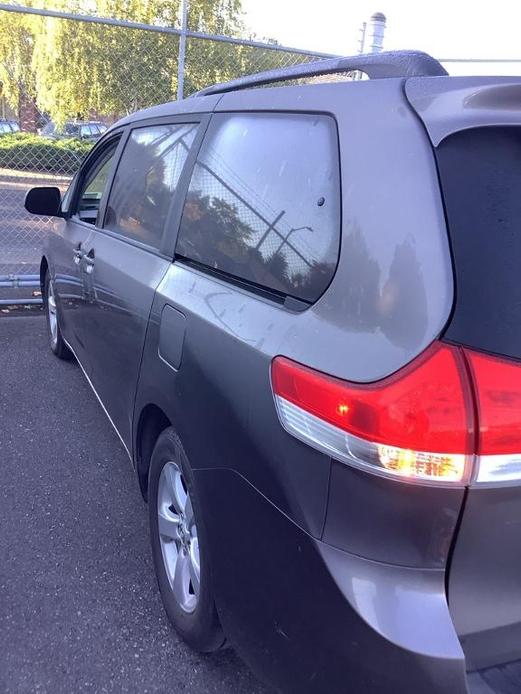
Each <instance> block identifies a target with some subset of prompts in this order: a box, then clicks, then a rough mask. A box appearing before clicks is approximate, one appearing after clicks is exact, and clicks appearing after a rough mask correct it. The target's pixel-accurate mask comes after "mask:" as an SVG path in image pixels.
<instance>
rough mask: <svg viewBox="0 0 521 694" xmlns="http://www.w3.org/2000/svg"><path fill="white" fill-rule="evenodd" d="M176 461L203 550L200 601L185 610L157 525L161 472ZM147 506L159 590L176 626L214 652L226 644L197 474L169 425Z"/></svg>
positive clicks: (156, 456)
mask: <svg viewBox="0 0 521 694" xmlns="http://www.w3.org/2000/svg"><path fill="white" fill-rule="evenodd" d="M170 462H173V463H175V464H176V465H177V467H178V469H179V470H180V471H181V474H182V478H183V482H184V486H185V487H186V491H187V493H188V494H189V497H190V499H191V502H192V506H193V515H194V519H195V524H196V527H197V536H198V541H199V551H200V568H201V572H200V589H199V595H198V599H197V604H196V606H195V609H194V610H193V611H192V612H187V611H185V610H184V609H183V608H182V607H181V605H180V603H179V602H178V600H177V599H176V597H175V595H174V593H173V591H172V588H171V586H170V582H169V580H168V575H167V571H166V568H165V563H164V561H163V553H162V550H161V542H160V536H159V525H158V489H159V480H160V477H161V472H162V470H163V468H164V466H165V464H166V463H170ZM148 508H149V520H150V541H151V545H152V557H153V560H154V567H155V570H156V577H157V582H158V584H159V591H160V593H161V598H162V600H163V605H164V607H165V611H166V613H167V615H168V618H169V619H170V621H171V622H172V624H173V626H174V628H175V630H176V631H177V633H178V634H179V635H180V636H181V638H182V639H183V640H184V641H186V643H187V644H188V645H189V646H191V647H192V648H193V649H194V650H196V651H199V652H201V653H211V652H212V651H216V650H219V649H220V648H222V647H223V646H224V645H225V637H224V633H223V630H222V627H221V625H220V622H219V617H218V615H217V610H216V608H215V602H214V598H213V594H212V588H211V579H210V566H209V555H208V545H207V539H206V534H205V532H204V526H203V519H202V514H201V508H200V505H199V500H198V497H197V492H196V488H195V482H194V476H193V473H192V470H191V468H190V464H189V462H188V460H187V457H186V455H185V452H184V450H183V446H182V444H181V441H180V440H179V437H178V436H177V435H176V433H175V432H174V430H173V429H172V428H171V427H169V428H168V429H165V431H163V432H162V434H161V435H160V436H159V438H158V440H157V442H156V445H155V447H154V451H153V453H152V458H151V462H150V470H149V475H148Z"/></svg>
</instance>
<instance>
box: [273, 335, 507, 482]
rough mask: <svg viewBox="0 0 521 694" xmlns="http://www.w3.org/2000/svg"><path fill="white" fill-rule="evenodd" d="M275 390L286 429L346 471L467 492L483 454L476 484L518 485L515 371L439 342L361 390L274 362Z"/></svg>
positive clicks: (286, 361)
mask: <svg viewBox="0 0 521 694" xmlns="http://www.w3.org/2000/svg"><path fill="white" fill-rule="evenodd" d="M465 358H466V359H467V360H468V362H469V364H470V367H471V368H470V370H471V372H472V383H471V379H470V377H469V369H468V368H467V366H466V364H465ZM272 384H273V391H274V395H275V401H276V404H277V410H278V413H279V417H280V420H281V423H282V425H283V426H284V427H285V428H286V429H287V430H288V431H289V432H290V433H292V434H293V435H294V436H296V437H297V438H300V439H302V440H303V441H306V442H307V443H309V444H310V445H312V446H314V447H315V448H318V449H320V450H323V451H325V452H327V453H329V454H330V455H332V456H333V457H336V458H338V459H340V460H342V461H344V462H346V463H349V464H351V465H355V466H358V467H362V468H366V469H369V470H371V471H372V472H377V473H379V474H383V475H389V476H393V477H401V478H407V479H409V480H411V481H413V480H416V481H423V482H436V483H440V482H442V483H443V482H449V483H452V484H454V483H460V484H466V483H468V482H469V481H470V478H471V473H472V470H473V465H474V463H475V457H476V455H478V454H479V455H480V456H481V458H480V459H479V460H478V461H477V465H476V466H475V467H476V470H477V472H476V479H477V481H478V482H481V481H487V482H488V481H491V480H502V479H514V477H512V475H515V474H517V476H518V477H519V478H521V455H519V456H517V455H516V453H515V452H516V450H517V451H521V368H520V366H519V365H517V364H515V363H512V362H507V361H505V360H501V359H496V358H493V357H489V356H485V355H481V354H478V353H476V352H470V351H468V350H462V349H461V348H458V347H452V346H449V345H444V344H441V343H435V344H433V345H432V346H431V347H430V348H429V349H428V350H427V351H426V352H424V353H423V354H422V355H421V356H420V357H419V358H418V359H416V360H415V361H414V362H413V363H412V364H410V365H409V366H408V367H406V368H404V369H402V370H401V371H400V372H398V373H397V374H395V375H394V376H391V377H389V378H386V379H384V380H382V381H379V382H377V383H373V384H367V385H362V384H356V383H350V382H346V381H341V380H339V379H336V378H333V377H331V376H327V375H325V374H323V373H320V372H317V371H314V370H312V369H309V368H307V367H305V366H302V365H301V364H297V363H295V362H293V361H291V360H289V359H286V358H285V357H277V358H276V359H274V361H273V364H272ZM474 402H477V409H478V411H479V427H478V426H477V422H475V418H476V416H475V411H476V407H475V405H474ZM478 429H479V436H478V437H477V441H478V443H477V446H478V447H477V449H476V438H475V436H474V431H475V430H476V431H478ZM516 466H517V467H516Z"/></svg>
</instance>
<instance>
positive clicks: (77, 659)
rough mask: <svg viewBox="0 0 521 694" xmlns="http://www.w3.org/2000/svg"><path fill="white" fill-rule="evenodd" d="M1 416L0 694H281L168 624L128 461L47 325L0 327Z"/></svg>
mask: <svg viewBox="0 0 521 694" xmlns="http://www.w3.org/2000/svg"><path fill="white" fill-rule="evenodd" d="M0 417H1V420H0V421H1V426H0V452H1V456H0V461H1V470H2V484H1V486H0V691H1V692H2V693H5V694H11V693H13V694H14V693H17V694H18V693H22V692H23V693H26V692H27V693H29V692H31V693H32V692H46V693H47V692H49V693H50V694H51V693H52V694H59V693H60V692H67V694H76V693H78V692H96V694H98V693H102V692H140V693H141V692H142V693H146V692H176V693H177V692H190V694H203V693H204V694H224V693H226V694H268V693H267V690H266V689H265V688H264V686H263V685H261V684H259V682H258V681H257V680H256V679H255V678H254V676H253V675H252V674H251V673H250V672H249V670H248V669H247V668H246V667H245V666H244V665H243V664H242V662H241V661H240V660H239V659H238V658H237V656H236V655H235V654H234V653H233V652H232V651H225V652H223V653H220V654H218V655H214V656H205V657H202V656H199V655H196V654H194V653H193V652H191V651H190V650H189V649H188V648H187V647H186V646H185V645H184V644H183V643H181V642H180V641H179V639H178V638H177V636H176V635H175V633H174V632H173V631H172V629H171V628H170V626H169V624H168V623H167V621H166V618H165V616H164V614H163V610H162V606H161V601H160V597H159V594H158V590H157V586H156V581H155V577H154V573H153V568H152V562H151V558H150V551H149V546H148V527H147V514H146V506H145V504H144V503H143V501H142V499H141V496H140V494H139V490H138V486H137V482H136V480H135V478H134V474H133V473H132V471H131V468H130V463H129V460H128V457H127V456H126V454H125V452H124V450H123V448H122V446H121V444H120V443H119V440H118V438H117V436H116V434H115V433H114V432H113V430H112V428H111V426H110V424H109V423H108V420H107V419H106V418H105V415H104V414H103V412H102V410H101V408H100V406H99V405H98V403H97V401H96V399H95V397H94V395H93V393H92V392H91V390H90V388H89V386H88V385H87V383H86V381H85V380H84V378H83V376H82V374H81V371H80V369H79V368H78V367H77V366H76V365H75V364H74V363H66V362H60V361H59V360H57V359H56V358H54V357H53V356H52V354H51V352H50V351H49V350H48V349H47V346H46V334H45V323H44V319H43V316H41V315H37V314H35V315H32V316H27V315H5V314H0Z"/></svg>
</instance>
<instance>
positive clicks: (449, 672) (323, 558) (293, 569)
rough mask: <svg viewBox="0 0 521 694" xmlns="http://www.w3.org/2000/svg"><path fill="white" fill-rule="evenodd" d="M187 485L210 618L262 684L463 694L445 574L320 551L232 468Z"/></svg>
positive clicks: (331, 692)
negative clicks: (200, 542) (212, 600)
mask: <svg viewBox="0 0 521 694" xmlns="http://www.w3.org/2000/svg"><path fill="white" fill-rule="evenodd" d="M196 479H197V485H198V489H199V492H200V494H201V497H202V502H203V508H205V510H206V511H207V515H206V519H207V521H206V525H207V533H208V535H209V539H210V545H211V554H212V557H211V558H212V571H213V579H214V587H215V592H216V600H217V605H218V610H219V614H220V617H221V620H222V622H223V626H224V628H225V630H226V633H227V635H228V637H229V639H230V641H231V642H232V643H233V644H234V646H235V647H236V648H237V650H238V651H239V652H240V653H241V655H242V656H243V658H244V659H245V660H246V661H247V662H248V663H249V664H250V666H251V667H252V668H253V669H254V670H255V671H256V672H257V674H258V675H259V676H260V677H261V678H264V679H266V680H268V681H269V682H270V683H271V684H274V685H275V686H276V687H278V688H280V689H281V690H282V691H283V692H285V693H293V692H294V693H295V694H297V693H298V694H307V693H308V692H309V693H310V694H318V693H320V694H322V693H323V692H328V694H336V693H338V694H340V693H342V694H345V692H347V691H350V692H353V694H356V693H357V692H364V694H366V693H367V694H370V693H377V692H378V693H382V694H383V693H384V692H385V693H386V694H389V693H391V692H400V693H401V694H408V693H409V692H410V693H411V694H413V693H414V694H417V692H420V691H421V692H422V694H442V692H443V693H444V694H445V693H446V692H451V694H466V692H467V691H468V690H467V680H466V674H465V658H464V655H463V651H462V649H461V646H460V643H459V641H458V638H457V636H456V633H455V630H454V627H453V624H452V620H451V617H450V614H449V611H448V607H447V602H446V598H445V583H444V572H443V571H442V570H436V569H428V570H423V569H410V568H404V567H397V566H392V565H389V564H384V563H380V562H373V561H370V560H367V559H362V558H360V557H357V556H355V555H353V554H349V553H347V552H344V551H342V550H339V549H337V548H334V547H332V546H330V545H327V544H325V543H322V542H319V541H317V540H315V539H313V538H311V537H310V536H309V535H308V534H306V533H304V532H303V531H302V530H301V529H300V528H298V527H297V526H296V525H295V524H294V523H293V522H292V521H291V520H289V519H288V518H287V517H286V516H285V515H283V514H282V513H281V512H280V511H279V510H278V509H277V508H275V507H274V506H273V505H272V504H271V503H270V502H269V501H267V500H266V499H265V498H264V497H263V496H261V495H260V494H259V493H258V492H257V491H256V490H255V489H254V488H253V487H252V486H251V485H250V484H249V483H248V482H246V481H245V480H244V479H243V478H242V477H240V476H239V475H238V474H236V473H234V472H233V471H231V470H205V471H198V472H196ZM223 499H226V503H225V504H224V505H223V503H222V501H223ZM209 519H212V521H210V520H209ZM215 519H219V521H218V522H216V521H215Z"/></svg>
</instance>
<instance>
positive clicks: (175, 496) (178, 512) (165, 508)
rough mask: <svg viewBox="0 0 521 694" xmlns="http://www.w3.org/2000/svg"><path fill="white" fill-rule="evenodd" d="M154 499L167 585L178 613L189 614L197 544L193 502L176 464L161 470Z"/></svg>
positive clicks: (195, 596)
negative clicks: (180, 610) (181, 611)
mask: <svg viewBox="0 0 521 694" xmlns="http://www.w3.org/2000/svg"><path fill="white" fill-rule="evenodd" d="M157 495H158V498H157V521H158V527H159V541H160V544H161V553H162V556H163V563H164V567H165V571H166V575H167V577H168V582H169V584H170V588H171V590H172V593H173V595H174V598H175V599H176V601H177V603H178V604H179V606H180V607H181V609H183V610H184V611H185V612H188V613H191V612H193V611H194V610H195V608H196V607H197V603H198V600H199V590H200V583H201V564H200V558H199V540H198V536H197V526H196V524H195V518H194V511H193V506H192V500H191V499H190V494H189V493H188V489H187V486H186V484H185V481H184V478H183V474H182V472H181V470H180V469H179V467H178V466H177V464H176V463H174V462H168V463H166V464H165V466H164V467H163V469H162V471H161V476H160V478H159V486H158V492H157Z"/></svg>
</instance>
